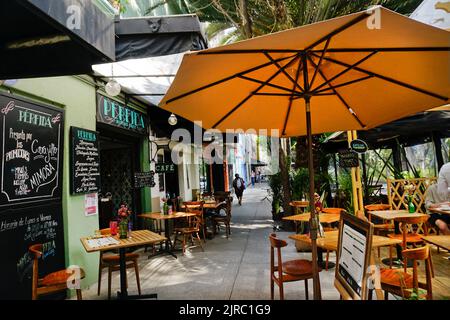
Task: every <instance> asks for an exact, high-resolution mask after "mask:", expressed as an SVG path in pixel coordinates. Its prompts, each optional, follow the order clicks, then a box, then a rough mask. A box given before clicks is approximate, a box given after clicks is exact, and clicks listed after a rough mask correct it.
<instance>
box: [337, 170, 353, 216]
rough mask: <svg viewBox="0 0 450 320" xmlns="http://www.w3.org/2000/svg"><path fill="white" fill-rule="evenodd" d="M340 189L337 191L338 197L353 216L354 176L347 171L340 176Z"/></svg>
mask: <svg viewBox="0 0 450 320" xmlns="http://www.w3.org/2000/svg"><path fill="white" fill-rule="evenodd" d="M338 181H339V189H338V190H337V197H339V198H340V201H342V202H341V206H343V207H344V209H345V210H346V211H347V212H348V213H351V214H353V212H354V209H353V188H352V176H351V174H350V172H349V171H348V170H347V169H346V170H343V171H342V172H341V173H340V174H339V175H338Z"/></svg>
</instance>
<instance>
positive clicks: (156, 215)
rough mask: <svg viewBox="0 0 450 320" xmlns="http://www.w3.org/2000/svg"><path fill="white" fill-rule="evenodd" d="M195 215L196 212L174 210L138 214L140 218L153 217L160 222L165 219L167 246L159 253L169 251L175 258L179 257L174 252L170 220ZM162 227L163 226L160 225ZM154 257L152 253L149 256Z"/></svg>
mask: <svg viewBox="0 0 450 320" xmlns="http://www.w3.org/2000/svg"><path fill="white" fill-rule="evenodd" d="M192 216H195V213H190V212H177V211H176V212H172V213H171V214H163V213H161V212H148V213H143V214H140V215H138V217H140V218H144V219H153V220H157V221H158V222H159V223H161V221H164V234H165V236H166V241H165V248H164V250H163V251H161V252H159V254H162V253H168V254H170V255H171V256H173V257H174V258H177V256H176V254H175V253H173V245H172V241H171V240H170V231H169V220H171V219H180V218H188V217H192ZM160 227H161V226H160ZM151 257H153V255H150V256H149V258H151Z"/></svg>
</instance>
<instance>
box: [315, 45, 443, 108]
mask: <svg viewBox="0 0 450 320" xmlns="http://www.w3.org/2000/svg"><path fill="white" fill-rule="evenodd" d="M313 55H314V56H317V55H316V54H314V53H313ZM324 59H325V60H327V61H330V62H333V63H335V64H339V65H342V66H345V67H349V66H350V65H349V64H347V63H345V62H342V61H339V60H336V59H332V58H327V57H324ZM354 69H355V70H356V71H359V72H362V73H365V74H367V75H371V76H374V77H376V78H379V79H382V80H385V81H388V82H392V83H394V84H397V85H399V86H402V87H405V88H408V89H411V90H414V91H417V92H420V93H423V94H426V95H429V96H432V97H434V98H438V99H441V100H443V101H447V100H448V97H445V96H442V95H440V94H437V93H434V92H431V91H428V90H425V89H422V88H418V87H416V86H413V85H411V84H409V83H406V82H403V81H400V80H397V79H394V78H390V77H387V76H384V75H381V74H379V73H375V72H372V71H368V70H366V69H362V68H360V67H355V68H354Z"/></svg>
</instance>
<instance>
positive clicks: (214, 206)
mask: <svg viewBox="0 0 450 320" xmlns="http://www.w3.org/2000/svg"><path fill="white" fill-rule="evenodd" d="M221 203H222V202H205V203H204V204H203V210H205V209H217V207H218V206H219V205H220V204H221ZM188 207H193V208H195V207H198V205H188ZM180 208H182V209H185V208H186V206H185V205H184V204H182V205H181V206H180Z"/></svg>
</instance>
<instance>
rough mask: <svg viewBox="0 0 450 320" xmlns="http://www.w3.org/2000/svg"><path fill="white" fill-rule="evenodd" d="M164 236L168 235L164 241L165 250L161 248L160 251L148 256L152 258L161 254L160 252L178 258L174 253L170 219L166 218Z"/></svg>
mask: <svg viewBox="0 0 450 320" xmlns="http://www.w3.org/2000/svg"><path fill="white" fill-rule="evenodd" d="M164 236H165V237H166V239H167V240H166V241H164V250H160V251H159V252H157V253H156V254H151V255H149V256H148V258H149V259H150V258H152V257H154V256H157V255H160V254H165V253H167V254H170V255H171V256H172V257H174V258H175V259H177V258H178V257H177V255H176V254H175V253H173V244H172V241H171V240H170V230H169V220H168V219H165V220H164Z"/></svg>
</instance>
